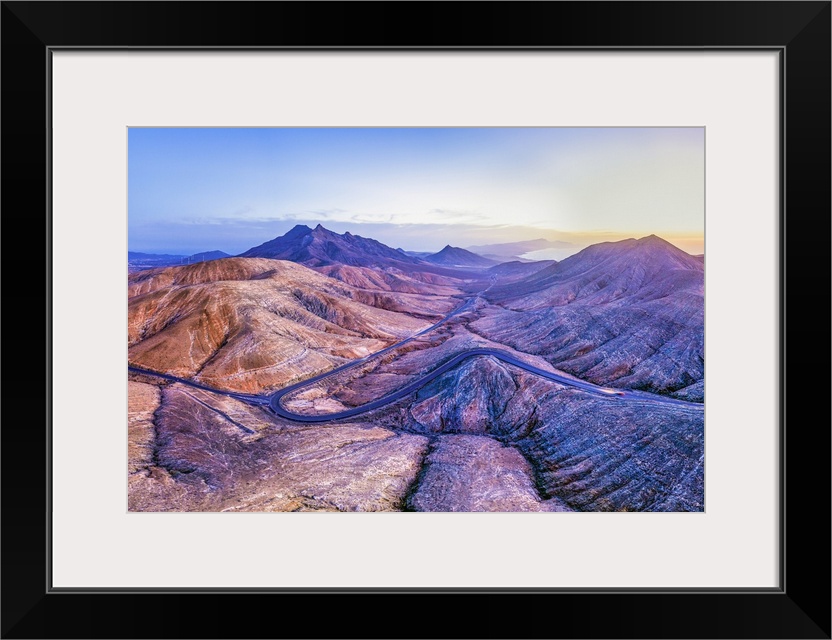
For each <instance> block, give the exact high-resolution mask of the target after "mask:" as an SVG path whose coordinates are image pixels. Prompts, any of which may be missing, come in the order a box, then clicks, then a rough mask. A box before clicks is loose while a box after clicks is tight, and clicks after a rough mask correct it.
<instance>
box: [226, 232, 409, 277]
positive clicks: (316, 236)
mask: <svg viewBox="0 0 832 640" xmlns="http://www.w3.org/2000/svg"><path fill="white" fill-rule="evenodd" d="M240 257H242V258H272V259H277V260H290V261H292V262H298V263H300V264H304V265H306V266H308V267H323V266H327V265H332V264H346V265H352V266H357V267H391V266H401V265H402V264H404V265H417V264H420V263H421V261H420V260H418V259H417V258H414V257H412V256H408V255H407V254H404V253H402V252H400V251H397V250H396V249H393V248H391V247H388V246H387V245H385V244H382V243H381V242H379V241H378V240H373V239H371V238H363V237H361V236H356V235H353V234H351V233H350V232H349V231H347V232H346V233H343V234H339V233H335V232H334V231H330V230H329V229H325V228H324V227H323V226H321V225H318V226H317V227H315V228H314V229H310V228H309V227H308V226H306V225H304V224H299V225H297V226H295V227H293V228H292V229H291V230H289V231H288V232H287V233H285V234H284V235H282V236H280V237H277V238H275V239H274V240H269V241H268V242H264V243H263V244H261V245H259V246H256V247H252V248H251V249H249V250H248V251H246V252H245V253H242V254H240Z"/></svg>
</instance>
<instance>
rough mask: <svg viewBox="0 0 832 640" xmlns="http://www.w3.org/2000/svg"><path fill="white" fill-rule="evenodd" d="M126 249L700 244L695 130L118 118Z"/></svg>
mask: <svg viewBox="0 0 832 640" xmlns="http://www.w3.org/2000/svg"><path fill="white" fill-rule="evenodd" d="M128 135H129V139H128V154H129V157H128V245H129V249H130V250H131V251H142V252H147V253H173V254H184V255H190V254H193V253H197V252H201V251H210V250H215V249H219V250H221V251H225V252H227V253H230V254H232V255H236V254H238V253H242V252H243V251H245V250H247V249H249V248H250V247H252V246H255V245H259V244H262V243H263V242H265V241H267V240H270V239H272V238H274V237H276V236H279V235H282V234H284V233H285V232H286V231H288V230H289V229H291V228H292V227H293V226H294V225H296V224H307V225H309V226H311V227H314V226H315V225H317V224H319V223H320V224H322V225H323V226H324V227H326V228H328V229H331V230H333V231H336V232H338V233H343V232H345V231H350V232H351V233H353V234H355V235H361V236H365V237H371V238H375V239H376V240H379V241H381V242H383V243H385V244H387V245H390V246H392V247H402V248H404V249H407V250H413V251H438V250H440V249H442V248H443V247H444V246H445V245H447V244H451V245H453V246H459V247H467V246H471V245H483V244H495V243H501V242H515V241H519V240H531V239H537V238H544V239H547V240H552V241H557V242H558V247H557V248H555V249H553V250H551V251H550V253H549V254H540V253H538V254H536V255H535V256H534V257H537V258H544V257H552V258H557V259H562V258H563V257H566V255H569V254H570V253H575V252H577V251H578V250H580V249H582V248H584V247H586V246H588V245H590V244H594V243H596V242H602V241H608V240H619V239H623V238H639V237H643V236H646V235H650V234H656V235H658V236H661V237H663V238H665V239H666V240H668V241H670V242H673V243H674V244H676V245H677V246H679V247H680V248H682V249H684V250H685V251H688V252H689V253H693V254H698V253H703V251H704V248H703V243H704V217H705V216H704V206H705V201H704V197H705V184H704V181H705V174H704V170H705V133H704V129H703V128H530V127H520V128H399V129H395V128H349V129H343V128H340V129H339V128H264V129H250V128H130V129H129V133H128Z"/></svg>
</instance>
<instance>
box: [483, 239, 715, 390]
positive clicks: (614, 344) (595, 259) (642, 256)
mask: <svg viewBox="0 0 832 640" xmlns="http://www.w3.org/2000/svg"><path fill="white" fill-rule="evenodd" d="M486 295H487V297H488V299H489V300H490V301H492V302H494V303H496V304H495V305H494V307H493V308H491V309H489V310H488V311H486V312H485V313H484V314H483V317H482V319H481V320H479V321H478V322H476V323H474V324H473V325H472V328H473V330H475V331H477V332H479V333H482V334H484V335H486V336H488V337H489V338H491V339H493V340H496V341H499V342H504V343H505V344H509V345H511V346H512V347H514V348H516V349H519V350H521V351H525V352H528V353H533V354H539V355H542V356H543V357H545V358H546V360H547V361H548V362H550V363H551V364H553V365H555V366H557V367H558V368H559V369H562V370H564V371H568V372H569V373H572V374H574V375H576V376H579V377H581V378H583V379H585V380H589V381H591V382H594V383H596V384H603V385H612V386H617V387H622V388H630V389H644V390H647V391H652V392H658V393H670V392H679V393H681V392H682V391H683V390H684V394H685V398H686V399H690V400H694V401H699V402H701V401H702V400H703V387H702V385H701V384H698V383H699V382H700V381H701V380H702V378H703V376H704V331H703V326H704V266H703V263H702V261H700V260H698V259H696V258H695V257H693V256H690V255H688V254H687V253H685V252H683V251H681V250H680V249H677V248H676V247H674V246H673V245H671V244H670V243H668V242H666V241H664V240H662V239H660V238H657V237H656V236H648V237H646V238H642V239H640V240H622V241H621V242H614V243H603V244H598V245H593V246H591V247H588V248H587V249H585V250H583V251H581V252H580V253H577V254H575V255H574V256H571V257H570V258H567V259H566V260H563V261H562V262H559V263H557V264H554V265H552V266H550V267H547V268H545V269H542V270H540V271H537V272H536V273H533V274H532V275H531V276H529V277H527V278H525V279H523V280H519V281H514V282H512V283H511V284H510V285H505V286H501V285H500V284H497V285H495V286H494V287H493V288H492V289H491V290H490V291H489V292H488V293H487V294H486Z"/></svg>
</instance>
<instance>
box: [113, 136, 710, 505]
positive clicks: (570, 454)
mask: <svg viewBox="0 0 832 640" xmlns="http://www.w3.org/2000/svg"><path fill="white" fill-rule="evenodd" d="M127 136H128V145H127V150H128V175H127V185H128V220H127V227H128V237H127V245H128V247H127V249H128V253H127V310H128V311H127V317H128V325H127V361H128V362H127V364H128V407H127V410H128V415H127V421H126V428H127V434H128V450H127V479H128V481H127V498H128V500H127V504H128V509H129V511H130V512H225V513H235V512H319V511H325V512H401V511H407V512H550V513H551V512H558V513H571V512H613V511H620V512H636V511H637V512H704V511H705V491H704V482H705V419H704V416H705V412H704V406H705V377H704V371H705V361H704V357H705V331H704V311H705V309H704V275H705V246H704V238H705V228H704V225H705V188H706V185H705V128H704V127H664V126H662V127H621V128H617V127H597V128H591V127H446V128H423V127H408V128H388V127H379V128H369V127H352V128H333V127H315V128H312V127H309V128H304V127H300V128H280V127H277V128H246V127H239V128H228V127H217V128H201V127H188V128H185V127H170V128H163V127H130V128H129V129H128V130H127Z"/></svg>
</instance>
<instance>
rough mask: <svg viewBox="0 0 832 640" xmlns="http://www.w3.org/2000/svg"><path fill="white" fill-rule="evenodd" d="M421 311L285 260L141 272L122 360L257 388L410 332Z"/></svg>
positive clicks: (423, 305)
mask: <svg viewBox="0 0 832 640" xmlns="http://www.w3.org/2000/svg"><path fill="white" fill-rule="evenodd" d="M434 304H436V303H434ZM452 304H453V301H448V302H445V303H444V306H442V307H440V308H436V309H435V310H434V313H435V314H437V315H440V314H444V313H447V311H448V310H449V309H450V305H452ZM391 309H395V310H391ZM428 309H429V306H428V304H427V302H426V301H424V300H421V299H420V298H419V297H416V296H406V295H398V296H397V295H396V294H392V293H385V292H366V291H361V290H358V289H355V288H353V287H350V286H348V285H346V284H344V283H342V282H339V281H337V280H334V279H332V278H328V277H326V276H324V275H321V274H319V273H316V272H315V271H313V270H312V269H309V268H307V267H304V266H302V265H298V264H294V263H292V262H285V261H276V260H263V259H253V258H226V259H223V260H212V261H210V262H200V263H197V264H191V265H186V266H182V267H168V268H164V269H154V270H152V271H141V272H139V273H134V274H131V275H130V276H129V278H128V361H129V363H130V364H131V365H134V366H137V367H141V368H145V369H151V370H153V371H162V372H167V373H170V374H173V375H177V376H180V377H189V378H191V377H192V378H194V379H195V380H199V381H202V382H203V383H205V384H208V385H212V386H216V387H219V388H225V389H233V390H237V391H260V390H262V389H264V388H271V387H277V386H282V385H284V384H287V383H290V382H293V381H297V380H299V379H301V378H305V377H309V376H311V375H314V374H316V373H321V372H323V371H326V370H328V369H331V368H333V367H334V366H337V365H338V364H340V363H342V362H343V361H344V359H345V358H346V359H353V358H359V357H362V356H365V355H367V354H369V353H372V352H374V351H378V350H379V349H381V348H383V347H385V346H387V345H388V344H390V343H392V342H396V341H398V340H400V339H401V338H403V337H405V336H410V335H413V334H414V333H416V332H417V331H419V330H420V329H423V328H425V327H426V326H428V325H430V324H431V321H429V320H426V319H424V318H418V317H415V316H414V315H410V313H409V312H414V313H418V314H419V315H424V314H425V313H428ZM434 321H435V320H434Z"/></svg>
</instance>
